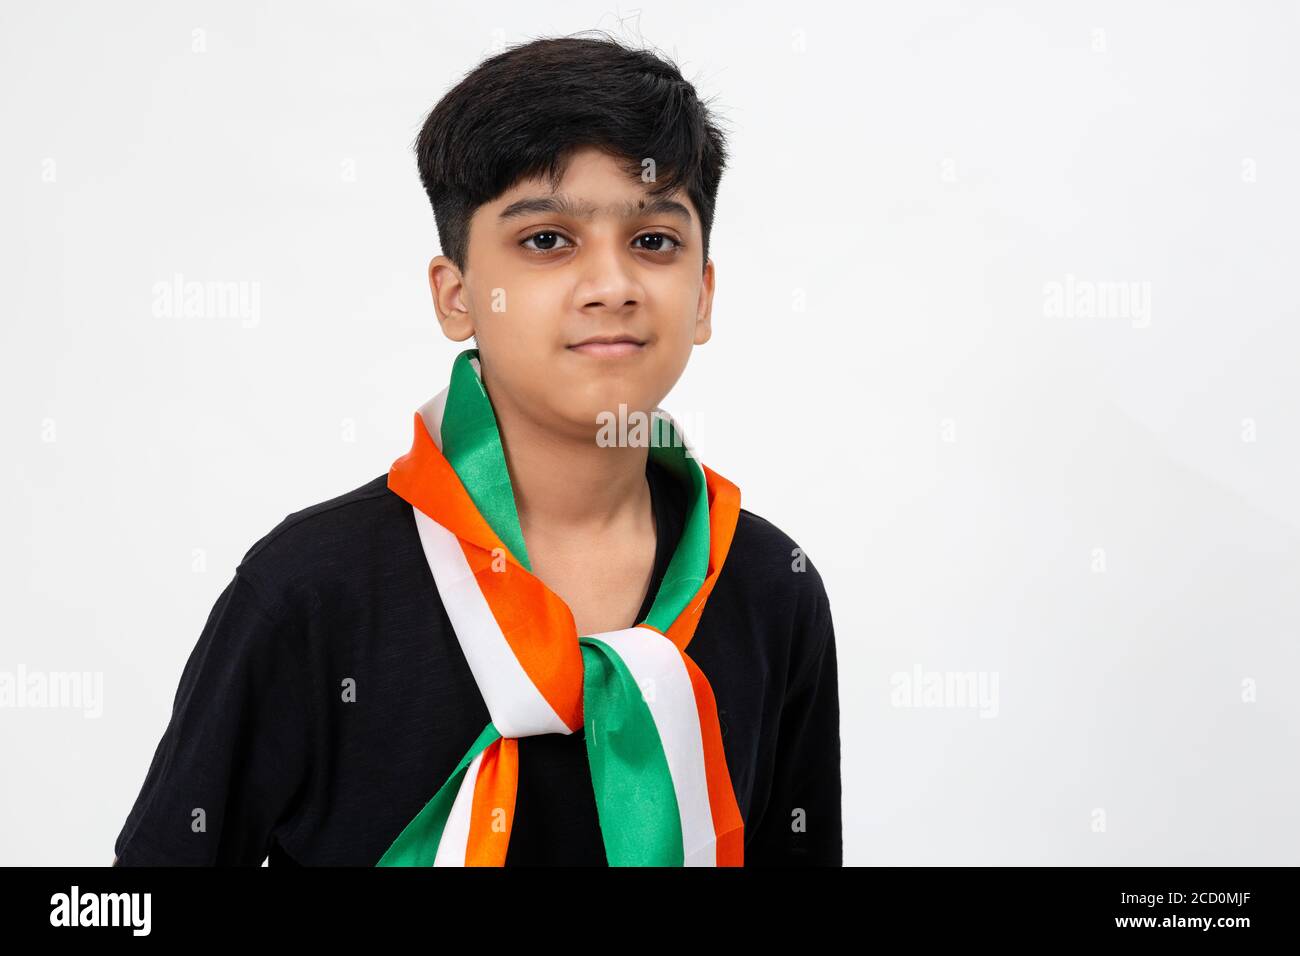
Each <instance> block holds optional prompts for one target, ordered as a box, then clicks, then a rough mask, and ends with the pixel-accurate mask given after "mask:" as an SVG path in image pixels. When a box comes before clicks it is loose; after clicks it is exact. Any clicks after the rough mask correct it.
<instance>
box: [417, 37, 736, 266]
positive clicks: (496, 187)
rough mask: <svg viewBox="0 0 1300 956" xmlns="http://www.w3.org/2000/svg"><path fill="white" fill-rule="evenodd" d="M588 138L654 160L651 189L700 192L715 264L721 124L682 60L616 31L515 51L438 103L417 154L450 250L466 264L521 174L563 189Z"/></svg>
mask: <svg viewBox="0 0 1300 956" xmlns="http://www.w3.org/2000/svg"><path fill="white" fill-rule="evenodd" d="M584 32H589V31H584ZM583 146H595V147H597V148H600V149H603V150H604V151H605V152H607V153H608V154H609V155H611V156H613V157H615V158H616V159H618V160H619V161H620V162H622V163H624V164H625V167H626V169H627V171H628V174H629V176H636V177H637V178H640V177H641V175H642V160H644V159H647V158H648V159H652V160H653V161H654V179H653V184H652V185H651V186H650V193H651V195H652V196H656V197H657V196H660V195H665V194H667V193H670V192H672V191H673V190H675V189H677V188H679V187H680V188H682V189H683V190H684V191H685V192H686V194H687V195H688V196H690V198H691V202H692V203H694V205H695V209H696V211H697V212H698V213H699V216H700V222H701V225H702V226H703V230H702V233H703V240H704V249H703V257H702V259H701V266H703V264H704V263H705V262H707V261H708V257H709V232H710V230H711V229H712V226H713V212H714V204H715V201H716V198H717V194H718V182H719V180H720V179H721V178H722V170H723V168H724V166H725V165H726V159H727V156H726V146H725V143H724V139H723V135H722V132H721V131H720V130H719V128H718V124H717V120H716V118H715V117H714V116H713V115H712V114H711V113H710V112H709V110H708V109H707V107H706V105H705V104H704V103H702V102H701V101H700V99H699V98H698V97H697V96H696V93H695V87H694V86H693V85H691V84H690V83H689V82H687V81H686V80H685V79H683V77H682V74H681V71H680V70H679V69H678V68H677V66H676V65H675V64H674V63H672V62H671V61H670V60H668V59H666V58H664V57H662V56H661V55H659V54H657V53H654V52H651V51H649V50H638V49H633V48H631V47H628V46H624V45H622V44H620V43H619V42H618V41H617V40H615V39H613V38H612V37H610V36H609V35H607V34H602V35H601V36H600V37H599V38H595V39H593V38H586V37H580V36H567V37H552V38H543V39H538V40H532V41H530V42H527V43H523V44H519V45H516V46H513V47H510V48H508V49H506V50H505V51H503V52H501V53H497V54H494V55H493V56H491V57H489V58H488V59H486V60H484V61H483V62H482V63H480V64H479V65H478V66H477V67H475V68H474V69H473V70H472V71H471V72H470V73H468V74H467V75H466V76H465V77H464V79H462V80H461V81H460V82H459V83H458V84H457V85H456V86H455V87H454V88H453V89H451V90H450V91H449V92H448V93H447V94H446V95H445V96H443V97H442V99H441V100H439V101H438V103H437V105H436V106H434V108H433V110H432V111H431V112H430V113H429V116H428V118H427V119H426V120H425V121H424V125H423V127H422V128H421V129H420V135H419V136H418V137H417V139H416V141H415V153H416V158H417V161H418V165H419V169H420V182H421V183H422V184H423V185H424V191H425V192H426V193H427V194H428V196H429V202H430V203H431V204H432V206H433V214H434V219H435V222H436V224H437V228H438V239H439V241H440V242H441V244H442V251H443V254H444V255H446V256H447V257H448V258H449V259H451V260H452V261H453V262H454V263H456V266H457V268H459V269H461V270H462V271H464V270H465V269H466V268H467V265H468V261H467V260H468V253H469V223H470V217H471V216H472V215H473V214H474V210H475V209H477V208H478V207H479V206H481V205H483V204H484V203H488V202H491V201H492V200H493V199H495V198H497V197H498V196H500V195H501V194H502V193H504V192H505V191H506V190H507V189H509V188H510V187H511V186H513V185H514V184H515V183H516V182H518V181H519V180H521V179H525V178H530V177H533V176H541V177H544V178H547V179H549V181H550V182H551V183H552V184H554V185H558V184H559V182H560V180H561V179H562V178H563V177H564V172H565V168H566V167H567V165H568V160H569V157H570V155H571V154H572V152H573V151H574V150H575V149H577V148H579V147H583Z"/></svg>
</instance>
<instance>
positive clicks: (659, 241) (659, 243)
mask: <svg viewBox="0 0 1300 956" xmlns="http://www.w3.org/2000/svg"><path fill="white" fill-rule="evenodd" d="M642 239H649V240H652V242H653V245H651V246H649V247H646V246H641V247H640V248H641V249H642V250H643V251H645V252H665V251H666V252H670V253H672V252H676V251H677V250H678V249H680V248H681V247H682V244H681V243H680V242H678V241H677V240H676V239H674V238H673V237H672V236H669V235H666V234H665V233H662V232H643V233H642V234H641V235H639V236H637V237H636V238H635V239H633V240H632V241H633V242H640V241H641V240H642ZM665 240H666V241H668V242H671V243H672V244H673V245H672V248H671V249H667V250H665V249H664V248H663V243H664V241H665Z"/></svg>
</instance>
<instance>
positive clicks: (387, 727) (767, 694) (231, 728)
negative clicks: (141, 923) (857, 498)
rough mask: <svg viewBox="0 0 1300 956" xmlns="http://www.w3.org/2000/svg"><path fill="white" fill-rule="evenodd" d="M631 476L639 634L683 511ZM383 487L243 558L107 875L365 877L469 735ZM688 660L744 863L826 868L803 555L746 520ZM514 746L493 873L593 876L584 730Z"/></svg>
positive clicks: (437, 614)
mask: <svg viewBox="0 0 1300 956" xmlns="http://www.w3.org/2000/svg"><path fill="white" fill-rule="evenodd" d="M646 474H647V478H648V480H649V484H650V493H651V500H652V502H653V512H654V518H655V527H656V546H655V565H654V577H653V580H652V583H651V586H650V588H649V591H648V592H647V594H646V598H645V601H644V603H643V604H642V607H641V610H640V612H639V613H638V615H637V621H640V620H643V619H644V617H645V615H646V614H647V613H648V612H649V609H650V606H651V604H652V602H653V599H654V596H655V593H656V592H657V591H658V588H659V583H660V582H661V581H662V579H663V575H664V571H665V569H666V568H667V566H668V561H669V558H670V557H671V556H672V554H673V550H674V549H675V547H676V545H677V541H678V538H679V537H680V535H681V532H682V528H683V525H684V522H685V515H686V509H687V500H686V497H685V493H684V489H682V488H681V487H680V486H679V485H678V484H677V483H676V482H675V481H674V480H673V479H672V477H671V476H669V475H668V474H667V473H666V472H664V471H663V470H662V469H661V467H660V466H659V465H657V464H654V463H653V462H652V461H651V462H648V463H647V469H646ZM387 480H388V476H387V474H385V475H381V476H380V477H378V478H375V479H374V480H372V481H370V482H367V483H366V484H365V485H362V486H361V487H359V488H356V489H354V490H352V491H350V492H348V493H347V494H344V495H341V496H339V497H337V498H334V499H331V500H329V501H325V502H321V503H320V504H317V505H314V506H312V507H309V508H307V509H305V510H303V511H299V512H296V513H294V514H291V515H289V516H288V517H287V518H285V519H284V521H282V522H281V523H280V524H279V525H277V526H276V527H275V528H274V529H273V530H272V531H271V532H270V533H269V534H267V535H266V536H265V537H263V538H262V539H261V540H260V541H258V542H257V543H256V544H255V545H253V547H252V548H251V549H250V550H249V552H248V553H247V554H246V555H245V556H244V559H243V561H242V562H241V563H240V565H239V567H238V568H236V570H235V575H234V578H233V579H232V580H231V582H230V583H229V584H228V585H227V586H226V589H225V590H224V591H223V592H222V593H221V596H220V597H219V598H218V599H217V602H216V604H215V606H214V607H213V609H212V612H211V614H210V615H209V617H208V620H207V624H206V625H205V627H204V628H203V632H202V634H201V635H200V637H199V639H198V642H197V644H196V645H195V647H194V650H193V651H192V653H191V654H190V657H189V660H188V661H187V663H186V665H185V669H184V672H183V673H182V675H181V679H180V685H179V687H178V689H177V692H176V698H175V703H174V706H173V709H172V715H171V719H170V721H169V723H168V725H167V728H166V731H165V732H164V733H163V736H162V739H161V741H160V742H159V744H158V747H157V749H156V751H155V753H154V756H153V761H152V763H151V764H150V766H149V770H148V773H147V775H146V777H145V780H144V785H143V787H142V788H141V790H140V794H139V796H138V797H137V799H136V802H135V805H134V806H133V807H132V809H131V811H130V813H129V815H128V816H127V819H126V823H125V825H124V826H123V828H122V831H121V833H120V834H119V835H118V837H117V841H116V844H115V851H116V854H117V857H118V865H119V866H130V865H150V864H175V865H229V864H242V865H251V866H257V865H260V864H261V863H262V861H263V860H266V859H267V858H268V856H269V861H268V864H269V865H280V864H299V865H308V866H318V865H352V866H373V865H375V863H376V862H377V861H378V860H379V858H380V857H381V856H383V854H384V851H385V850H387V849H388V847H389V846H390V845H391V844H392V842H393V840H395V839H396V838H397V835H398V834H399V833H401V831H402V829H403V828H404V827H405V826H406V824H407V823H408V822H410V820H411V819H412V818H413V817H414V816H415V815H416V814H417V813H419V811H420V810H421V809H422V808H423V807H424V805H425V804H426V803H427V802H428V801H429V799H430V798H431V797H432V796H433V795H434V793H436V792H437V790H438V788H439V787H441V786H442V784H443V782H444V781H445V780H446V779H447V777H448V775H449V774H450V773H451V771H452V770H454V769H455V767H456V765H457V763H458V762H459V761H460V759H461V757H463V756H464V754H465V751H466V750H468V749H469V746H470V744H471V743H473V741H474V739H475V738H476V737H477V736H478V735H479V733H480V732H482V730H483V728H484V727H485V726H486V725H487V723H488V721H489V720H490V719H491V718H490V716H489V714H488V710H487V705H486V704H485V703H484V701H483V698H482V695H481V694H480V692H479V690H478V686H477V685H476V684H475V682H474V678H473V675H472V673H471V671H470V669H469V664H468V662H467V661H466V660H465V656H464V653H463V652H462V651H461V648H460V644H459V643H458V641H457V639H456V635H455V633H454V631H453V630H452V627H451V622H450V621H449V620H448V617H447V614H446V611H445V610H444V608H443V605H442V602H441V600H440V599H439V596H438V591H437V586H436V585H435V583H434V580H433V575H432V573H431V572H430V570H429V566H428V563H427V562H426V560H425V557H424V554H423V551H422V549H421V545H420V540H419V535H418V532H417V531H416V525H415V520H414V515H413V513H412V509H411V506H410V504H408V503H407V502H406V501H405V500H403V499H402V498H400V497H398V496H397V495H396V494H394V493H393V492H392V491H390V490H389V489H388V484H387ZM628 623H629V626H630V625H631V624H632V623H633V622H628ZM687 653H688V654H689V655H690V656H691V659H692V660H694V661H695V663H696V664H697V665H698V666H699V667H700V669H701V670H702V671H703V672H704V674H705V676H706V677H707V678H708V679H709V683H710V685H711V686H712V688H713V693H714V697H715V699H716V701H717V706H718V717H719V721H720V724H721V730H722V743H723V751H724V753H725V754H726V759H727V766H728V769H729V771H730V773H731V779H732V782H733V785H734V788H735V793H736V801H737V803H738V804H739V807H740V813H741V816H742V817H743V819H744V821H745V833H744V842H745V864H746V865H747V866H760V865H829V866H839V865H842V862H843V853H842V843H841V805H840V796H841V790H840V728H839V693H838V682H837V670H836V658H835V639H834V630H833V626H832V622H831V612H830V604H829V601H828V598H827V596H826V591H825V589H824V587H823V585H822V580H821V577H820V575H819V574H818V573H817V570H816V568H815V567H814V566H813V564H812V562H811V561H809V560H808V559H807V557H806V556H805V555H803V553H802V552H801V551H800V550H799V549H798V547H797V546H796V545H795V543H794V542H793V541H792V540H791V539H790V538H789V537H787V536H786V535H785V534H784V533H783V532H782V531H781V530H780V529H778V528H777V527H775V526H774V525H772V524H771V523H769V522H768V521H766V520H764V519H763V518H761V517H759V516H758V515H755V514H754V513H752V512H750V511H748V510H747V509H744V508H742V509H741V511H740V517H739V520H738V522H737V526H736V532H735V537H734V538H733V540H732V544H731V548H730V551H729V552H728V554H727V558H726V561H725V563H724V564H723V568H722V571H721V573H720V574H719V575H718V578H717V580H716V582H715V584H714V588H713V592H712V594H711V595H710V596H709V600H708V603H707V604H706V605H705V608H704V613H703V614H702V615H701V617H700V621H699V624H698V626H697V629H696V632H695V635H694V637H693V638H692V640H691V643H690V644H689V645H688V647H687ZM518 746H519V790H518V796H517V799H516V803H515V818H514V824H513V827H512V832H511V836H510V843H509V850H508V853H507V857H506V865H507V866H528V865H593V866H604V865H607V864H606V860H605V852H604V846H603V843H602V841H601V834H600V826H599V823H598V818H597V814H596V801H595V796H594V793H593V790H592V783H591V771H590V769H589V767H588V764H587V753H586V741H585V735H584V733H583V731H582V730H581V729H579V730H578V731H577V732H575V733H573V734H569V735H564V734H543V735H539V736H534V737H524V738H521V739H520V740H519V745H518ZM200 824H201V825H200Z"/></svg>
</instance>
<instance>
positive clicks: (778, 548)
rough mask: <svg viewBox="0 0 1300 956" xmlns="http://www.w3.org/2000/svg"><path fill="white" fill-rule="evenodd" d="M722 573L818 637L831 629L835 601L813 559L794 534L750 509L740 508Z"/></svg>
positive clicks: (757, 600)
mask: <svg viewBox="0 0 1300 956" xmlns="http://www.w3.org/2000/svg"><path fill="white" fill-rule="evenodd" d="M722 575H726V576H728V578H729V585H730V586H732V587H738V588H740V590H741V592H742V593H743V594H744V596H745V597H746V600H747V601H748V602H750V603H752V604H753V605H754V606H756V607H761V608H764V609H765V611H766V613H767V614H770V615H775V616H776V617H778V618H784V617H788V618H789V623H790V624H791V625H792V626H793V627H794V628H795V629H796V630H798V631H801V632H803V633H805V634H808V635H811V636H812V637H813V639H816V637H818V636H820V635H821V634H823V633H824V632H827V631H829V630H830V627H831V622H830V599H829V597H828V595H827V593H826V585H825V583H824V582H823V580H822V576H821V574H820V573H819V572H818V570H817V566H816V565H815V564H814V563H813V561H812V558H811V557H810V556H809V555H808V553H807V552H806V551H805V549H804V548H803V547H802V546H801V545H800V544H799V542H798V541H796V540H795V539H794V538H793V537H792V536H791V535H789V534H787V533H786V532H785V531H784V530H782V529H781V528H780V527H778V526H777V525H776V524H774V523H773V522H772V521H769V520H768V519H767V518H765V517H763V516H762V515H759V514H756V513H755V512H753V511H750V510H749V509H748V508H741V509H740V516H739V518H738V519H737V522H736V533H735V535H734V537H733V538H732V542H731V548H730V550H729V551H728V552H727V558H726V561H725V562H724V563H723V571H722ZM719 581H720V583H721V577H720V579H719Z"/></svg>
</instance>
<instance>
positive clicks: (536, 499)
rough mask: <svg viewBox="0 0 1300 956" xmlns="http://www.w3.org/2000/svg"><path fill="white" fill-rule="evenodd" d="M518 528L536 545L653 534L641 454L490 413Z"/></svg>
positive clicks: (512, 414)
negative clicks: (536, 541)
mask: <svg viewBox="0 0 1300 956" xmlns="http://www.w3.org/2000/svg"><path fill="white" fill-rule="evenodd" d="M495 411H496V416H497V426H498V429H499V430H500V434H501V445H502V449H503V451H504V452H505V458H506V467H507V468H508V469H509V471H510V483H511V486H512V488H513V490H514V496H515V508H516V510H517V511H518V513H519V524H520V528H521V530H522V531H523V532H524V538H525V540H528V539H529V537H530V535H529V532H530V531H532V532H533V537H546V538H555V537H559V538H567V537H570V536H572V535H599V534H603V533H605V532H611V531H619V532H626V533H629V534H630V533H635V532H638V531H644V530H645V529H646V528H647V527H648V526H653V517H652V515H651V504H650V486H649V484H648V483H647V481H646V460H647V456H648V454H649V449H647V448H645V447H620V446H613V447H602V446H601V445H598V444H597V443H596V441H595V439H594V436H584V435H577V434H572V433H563V432H560V431H557V430H555V429H551V428H548V427H546V426H545V424H544V423H542V422H537V421H535V420H533V419H531V418H529V417H528V416H527V415H525V414H520V413H519V411H518V410H516V409H511V408H508V407H500V405H497V406H496V407H495Z"/></svg>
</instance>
